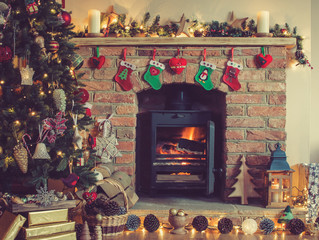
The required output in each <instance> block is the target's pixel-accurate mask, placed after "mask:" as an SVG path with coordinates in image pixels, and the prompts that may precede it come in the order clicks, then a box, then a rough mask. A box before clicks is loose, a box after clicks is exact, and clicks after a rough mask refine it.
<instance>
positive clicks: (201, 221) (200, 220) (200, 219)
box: [192, 216, 208, 232]
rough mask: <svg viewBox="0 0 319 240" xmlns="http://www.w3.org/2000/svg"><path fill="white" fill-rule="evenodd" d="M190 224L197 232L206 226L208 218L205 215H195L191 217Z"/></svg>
mask: <svg viewBox="0 0 319 240" xmlns="http://www.w3.org/2000/svg"><path fill="white" fill-rule="evenodd" d="M192 225H193V227H194V228H195V229H196V230H197V231H198V232H201V231H204V230H205V229H206V228H207V227H208V220H207V218H206V217H205V216H197V217H195V218H194V219H193V222H192Z"/></svg>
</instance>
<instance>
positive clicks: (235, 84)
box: [223, 48, 243, 91]
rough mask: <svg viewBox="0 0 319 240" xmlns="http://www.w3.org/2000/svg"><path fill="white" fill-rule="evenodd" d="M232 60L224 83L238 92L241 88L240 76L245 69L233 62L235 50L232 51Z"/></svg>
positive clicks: (224, 77) (228, 64) (225, 74)
mask: <svg viewBox="0 0 319 240" xmlns="http://www.w3.org/2000/svg"><path fill="white" fill-rule="evenodd" d="M231 55H232V59H231V61H228V62H227V67H226V71H225V73H224V76H223V81H224V82H225V83H226V84H227V85H228V86H229V87H231V88H232V89H233V90H234V91H237V90H239V89H240V88H241V85H240V83H239V81H238V74H239V72H240V70H242V69H243V67H242V65H240V64H238V63H235V62H233V60H234V48H232V50H231Z"/></svg>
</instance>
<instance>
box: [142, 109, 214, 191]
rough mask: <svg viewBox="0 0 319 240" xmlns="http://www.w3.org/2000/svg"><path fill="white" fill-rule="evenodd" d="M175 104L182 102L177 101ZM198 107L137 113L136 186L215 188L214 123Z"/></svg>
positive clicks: (148, 187) (156, 188)
mask: <svg viewBox="0 0 319 240" xmlns="http://www.w3.org/2000/svg"><path fill="white" fill-rule="evenodd" d="M178 106H182V105H179V104H178ZM212 115H213V113H212V112H209V111H201V110H187V109H185V110H151V111H148V112H144V113H140V114H138V115H137V153H136V154H137V155H136V176H137V179H136V181H137V190H138V191H142V192H147V193H150V194H153V193H155V192H156V191H158V190H168V189H185V190H188V189H197V190H203V191H204V192H205V193H206V194H207V195H208V194H212V193H213V192H214V181H215V177H214V171H215V169H214V145H215V144H214V143H215V124H214V122H213V121H212V119H213V116H212Z"/></svg>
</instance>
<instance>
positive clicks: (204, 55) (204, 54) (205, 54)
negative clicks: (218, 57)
mask: <svg viewBox="0 0 319 240" xmlns="http://www.w3.org/2000/svg"><path fill="white" fill-rule="evenodd" d="M204 61H206V48H204Z"/></svg>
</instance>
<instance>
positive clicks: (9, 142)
mask: <svg viewBox="0 0 319 240" xmlns="http://www.w3.org/2000/svg"><path fill="white" fill-rule="evenodd" d="M0 4H1V11H2V14H0V15H3V16H4V19H3V20H2V21H0V37H1V40H0V42H1V45H0V49H1V50H0V51H1V53H0V84H1V85H0V108H1V112H0V122H1V125H0V168H1V169H2V170H1V174H0V182H1V183H2V185H3V186H2V187H3V188H5V185H9V184H10V183H11V182H12V181H13V180H16V179H23V182H25V183H31V184H32V185H34V186H36V187H37V188H39V187H40V186H41V185H42V186H46V182H47V179H48V178H56V179H63V180H64V183H65V184H66V185H68V186H77V187H86V186H89V185H91V184H92V183H94V182H95V176H94V173H93V172H91V171H90V170H91V168H92V167H93V165H94V161H95V159H93V158H92V154H91V157H90V158H89V159H88V160H87V161H86V163H84V164H79V161H80V160H81V158H82V156H83V152H84V151H89V149H85V148H82V137H81V136H80V134H79V131H81V130H84V129H86V127H87V126H88V125H90V124H91V123H92V119H91V117H90V116H87V115H86V109H85V107H84V105H83V101H81V100H82V98H83V94H82V91H81V89H83V88H81V86H79V85H78V83H77V78H80V76H76V74H75V72H74V69H75V68H76V67H80V66H81V57H80V56H79V55H77V54H76V53H75V50H76V48H75V45H74V44H73V43H71V42H70V39H71V38H72V37H73V36H74V35H75V33H74V32H73V31H72V29H73V28H74V25H73V24H72V23H70V21H71V16H70V14H69V13H68V12H66V11H64V10H63V9H62V7H61V4H59V3H57V2H55V0H48V1H44V0H39V1H34V0H15V1H12V0H1V2H0ZM82 62H83V59H82ZM86 130H87V129H86Z"/></svg>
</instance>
